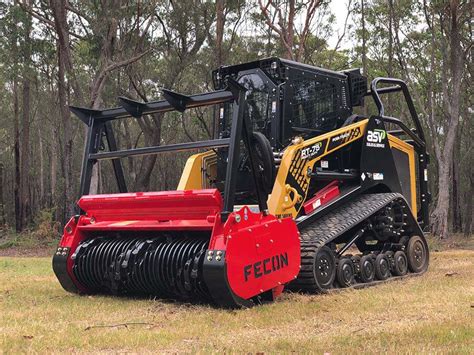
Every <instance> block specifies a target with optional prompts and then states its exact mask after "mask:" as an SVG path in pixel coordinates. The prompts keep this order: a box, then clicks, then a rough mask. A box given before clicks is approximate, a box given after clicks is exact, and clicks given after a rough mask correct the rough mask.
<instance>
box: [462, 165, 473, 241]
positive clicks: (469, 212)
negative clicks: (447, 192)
mask: <svg viewBox="0 0 474 355" xmlns="http://www.w3.org/2000/svg"><path fill="white" fill-rule="evenodd" d="M469 170H470V174H469V190H468V192H467V194H466V195H467V198H466V207H465V208H464V211H465V213H466V218H465V223H464V236H465V237H466V238H467V237H470V236H471V234H472V220H473V214H474V210H473V207H474V206H473V202H474V169H473V168H472V165H471V166H470V169H469Z"/></svg>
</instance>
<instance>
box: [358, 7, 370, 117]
mask: <svg viewBox="0 0 474 355" xmlns="http://www.w3.org/2000/svg"><path fill="white" fill-rule="evenodd" d="M360 11H361V22H362V71H363V74H364V75H366V76H367V77H368V75H369V73H368V70H367V38H366V29H365V0H361V1H360ZM367 106H368V105H364V108H363V112H364V116H367V113H368V111H367Z"/></svg>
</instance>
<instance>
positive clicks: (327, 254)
mask: <svg viewBox="0 0 474 355" xmlns="http://www.w3.org/2000/svg"><path fill="white" fill-rule="evenodd" d="M335 279H336V257H335V255H334V252H333V251H332V250H331V249H329V248H328V247H327V246H323V247H321V248H316V247H314V246H311V245H304V242H302V249H301V269H300V273H299V275H298V279H296V280H295V281H293V282H292V283H291V284H290V285H289V288H290V289H291V290H293V291H303V292H308V293H323V292H326V291H327V290H329V289H330V288H332V287H333V283H334V280H335Z"/></svg>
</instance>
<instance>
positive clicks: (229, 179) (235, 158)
mask: <svg viewBox="0 0 474 355" xmlns="http://www.w3.org/2000/svg"><path fill="white" fill-rule="evenodd" d="M229 85H231V86H232V90H233V92H234V94H236V95H238V100H237V101H236V102H235V103H234V107H233V110H232V122H231V129H230V144H229V153H228V156H227V169H226V179H225V185H224V207H223V210H222V213H221V219H222V220H223V221H226V220H227V217H228V216H229V214H230V213H232V212H233V211H234V201H235V189H236V183H237V180H236V178H237V171H238V167H239V159H240V139H241V137H242V126H243V121H244V119H243V118H244V110H245V103H246V99H245V88H244V87H242V86H241V85H240V84H239V83H237V82H235V81H234V80H232V79H231V80H229Z"/></svg>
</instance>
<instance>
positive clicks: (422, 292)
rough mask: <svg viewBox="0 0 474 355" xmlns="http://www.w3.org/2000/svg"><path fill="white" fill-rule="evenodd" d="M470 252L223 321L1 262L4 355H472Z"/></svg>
mask: <svg viewBox="0 0 474 355" xmlns="http://www.w3.org/2000/svg"><path fill="white" fill-rule="evenodd" d="M473 316H474V251H472V250H449V251H442V252H432V255H431V266H430V269H429V271H428V272H427V273H426V274H425V275H423V276H421V277H414V278H409V279H405V280H401V281H394V282H390V283H386V284H383V285H379V286H377V287H372V288H367V289H362V290H345V291H341V292H337V293H333V294H329V295H321V296H303V295H296V294H286V295H284V296H283V298H282V299H280V300H279V301H278V302H276V303H273V304H269V305H264V306H260V307H255V308H252V309H245V310H238V311H229V310H222V309H215V308H212V307H210V306H196V305H185V304H174V303H169V302H168V303H167V302H162V301H158V300H143V299H142V300H134V299H120V298H114V297H99V296H89V297H87V296H77V295H72V294H68V293H66V292H65V291H63V290H62V289H61V287H60V285H59V284H58V282H57V281H56V279H55V277H54V275H53V273H52V270H51V264H50V259H49V258H34V257H28V258H18V257H0V353H2V352H4V353H18V352H64V351H68V352H70V351H74V352H95V351H100V352H117V351H120V352H121V351H131V352H140V353H145V352H165V353H176V352H201V353H207V352H226V353H229V352H230V353H275V352H284V353H288V352H296V353H309V352H311V353H321V354H322V353H325V352H328V353H332V354H342V353H359V352H369V353H379V352H389V353H456V354H457V353H466V354H468V353H473V352H474V317H473Z"/></svg>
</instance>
